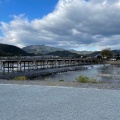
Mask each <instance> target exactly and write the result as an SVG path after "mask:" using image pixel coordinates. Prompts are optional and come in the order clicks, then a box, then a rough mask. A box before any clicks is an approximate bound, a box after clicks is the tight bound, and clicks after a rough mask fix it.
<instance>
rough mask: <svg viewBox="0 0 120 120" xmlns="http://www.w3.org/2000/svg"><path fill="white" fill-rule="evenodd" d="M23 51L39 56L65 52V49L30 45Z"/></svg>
mask: <svg viewBox="0 0 120 120" xmlns="http://www.w3.org/2000/svg"><path fill="white" fill-rule="evenodd" d="M23 50H24V51H26V52H28V53H34V54H36V55H39V54H44V55H45V54H48V53H50V52H55V51H63V49H61V48H55V47H50V46H45V45H30V46H26V47H24V48H23Z"/></svg>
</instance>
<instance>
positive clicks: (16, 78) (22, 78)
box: [14, 76, 27, 80]
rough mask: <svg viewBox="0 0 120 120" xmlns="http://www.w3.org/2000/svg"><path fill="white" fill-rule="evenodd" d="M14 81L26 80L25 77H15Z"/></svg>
mask: <svg viewBox="0 0 120 120" xmlns="http://www.w3.org/2000/svg"><path fill="white" fill-rule="evenodd" d="M14 80H27V77H26V76H18V77H15V78H14Z"/></svg>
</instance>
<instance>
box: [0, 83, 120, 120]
mask: <svg viewBox="0 0 120 120" xmlns="http://www.w3.org/2000/svg"><path fill="white" fill-rule="evenodd" d="M0 120H120V90H105V89H104V90H102V89H93V88H73V87H47V86H37V85H36V86H35V85H13V84H11V85H10V84H9V85H5V84H0Z"/></svg>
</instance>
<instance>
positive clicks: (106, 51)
mask: <svg viewBox="0 0 120 120" xmlns="http://www.w3.org/2000/svg"><path fill="white" fill-rule="evenodd" d="M101 55H102V56H103V58H108V59H109V58H111V57H112V56H113V53H112V51H111V50H110V49H103V50H102V51H101Z"/></svg>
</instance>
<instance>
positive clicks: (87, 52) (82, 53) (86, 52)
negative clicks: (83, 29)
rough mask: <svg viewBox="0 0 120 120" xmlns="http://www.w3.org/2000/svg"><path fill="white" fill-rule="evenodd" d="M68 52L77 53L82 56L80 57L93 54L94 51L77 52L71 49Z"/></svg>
mask: <svg viewBox="0 0 120 120" xmlns="http://www.w3.org/2000/svg"><path fill="white" fill-rule="evenodd" d="M68 51H70V52H72V53H77V54H80V55H86V54H90V53H92V52H93V51H77V50H73V49H70V50H68Z"/></svg>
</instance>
